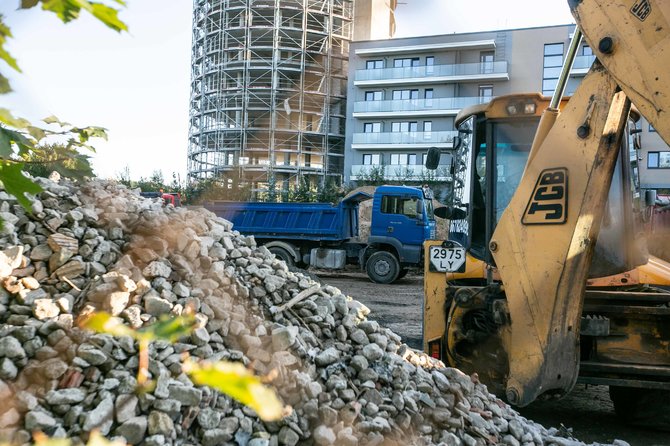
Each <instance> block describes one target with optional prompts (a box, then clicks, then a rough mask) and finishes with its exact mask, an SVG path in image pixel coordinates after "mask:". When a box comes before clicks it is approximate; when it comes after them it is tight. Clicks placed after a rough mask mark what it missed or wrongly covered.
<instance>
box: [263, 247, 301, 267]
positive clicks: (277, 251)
mask: <svg viewBox="0 0 670 446" xmlns="http://www.w3.org/2000/svg"><path fill="white" fill-rule="evenodd" d="M268 251H270V252H271V253H272V254H274V255H275V256H276V257H277V258H278V259H279V260H283V261H284V263H286V266H288V267H289V268H290V267H292V266H295V260H294V259H293V256H292V255H291V254H289V252H288V251H287V250H285V249H284V248H280V247H278V246H273V247H271V248H268Z"/></svg>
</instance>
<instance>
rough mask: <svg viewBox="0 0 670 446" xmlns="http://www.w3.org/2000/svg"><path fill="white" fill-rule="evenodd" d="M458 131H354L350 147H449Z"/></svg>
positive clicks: (451, 145)
mask: <svg viewBox="0 0 670 446" xmlns="http://www.w3.org/2000/svg"><path fill="white" fill-rule="evenodd" d="M456 135H458V132H456V131H451V132H386V133H381V132H380V133H354V134H353V141H352V144H351V148H352V149H401V148H406V147H411V148H417V149H420V148H421V149H423V148H426V149H427V148H430V147H438V148H444V149H450V148H452V147H453V142H454V137H455V136H456Z"/></svg>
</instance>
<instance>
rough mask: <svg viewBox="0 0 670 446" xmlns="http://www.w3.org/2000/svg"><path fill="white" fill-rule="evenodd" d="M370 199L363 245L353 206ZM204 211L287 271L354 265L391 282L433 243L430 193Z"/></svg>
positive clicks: (401, 190) (227, 204) (211, 205)
mask: <svg viewBox="0 0 670 446" xmlns="http://www.w3.org/2000/svg"><path fill="white" fill-rule="evenodd" d="M369 199H372V200H373V203H372V218H371V222H370V223H371V225H370V236H369V237H368V240H367V242H364V241H361V240H360V239H359V232H358V205H359V203H360V202H362V201H365V200H369ZM204 206H205V208H207V209H209V210H210V211H212V212H214V213H215V214H216V215H218V216H219V217H222V218H225V219H226V220H228V221H230V222H232V223H233V229H235V230H237V231H239V232H240V233H242V234H245V235H253V236H254V237H255V239H256V242H257V243H258V244H259V245H264V246H266V247H267V248H268V249H269V250H270V252H272V253H274V254H275V255H276V256H277V257H279V258H280V259H282V260H284V261H285V262H286V263H287V264H288V265H289V266H297V267H306V266H313V267H315V268H324V269H342V268H344V267H345V265H347V264H357V265H360V266H361V268H365V271H366V272H367V274H368V277H370V279H371V280H372V281H374V282H377V283H391V282H394V281H395V280H397V279H398V278H402V277H404V276H405V274H407V269H408V268H409V267H412V266H416V267H422V252H423V241H424V240H428V239H432V238H435V218H434V216H433V202H432V194H431V193H430V191H424V190H423V189H421V188H417V187H405V186H380V187H378V188H377V190H376V191H375V193H374V195H373V196H371V195H369V194H366V193H363V192H359V193H357V194H355V195H352V196H350V197H348V198H346V199H344V200H342V201H341V202H340V203H339V204H337V205H332V204H330V203H246V202H233V201H215V202H208V203H205V204H204Z"/></svg>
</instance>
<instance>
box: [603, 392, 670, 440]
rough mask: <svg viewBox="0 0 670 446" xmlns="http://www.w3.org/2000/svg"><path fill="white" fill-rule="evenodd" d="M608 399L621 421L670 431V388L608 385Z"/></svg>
mask: <svg viewBox="0 0 670 446" xmlns="http://www.w3.org/2000/svg"><path fill="white" fill-rule="evenodd" d="M610 399H611V400H612V403H613V404H614V411H615V412H616V414H617V417H619V418H620V419H621V420H622V421H624V422H626V423H628V424H632V425H635V426H643V427H650V428H653V429H659V430H664V431H670V390H656V389H635V388H632V387H617V386H610Z"/></svg>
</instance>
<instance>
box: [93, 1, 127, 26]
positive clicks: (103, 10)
mask: <svg viewBox="0 0 670 446" xmlns="http://www.w3.org/2000/svg"><path fill="white" fill-rule="evenodd" d="M91 14H93V16H94V17H95V18H97V19H98V20H100V21H101V22H102V23H104V24H105V25H107V26H108V27H110V28H112V29H113V30H114V31H119V32H121V31H128V26H127V25H126V24H125V23H123V22H122V21H121V20H119V11H118V10H116V9H114V8H110V7H109V6H106V5H103V4H101V3H92V10H91Z"/></svg>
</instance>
